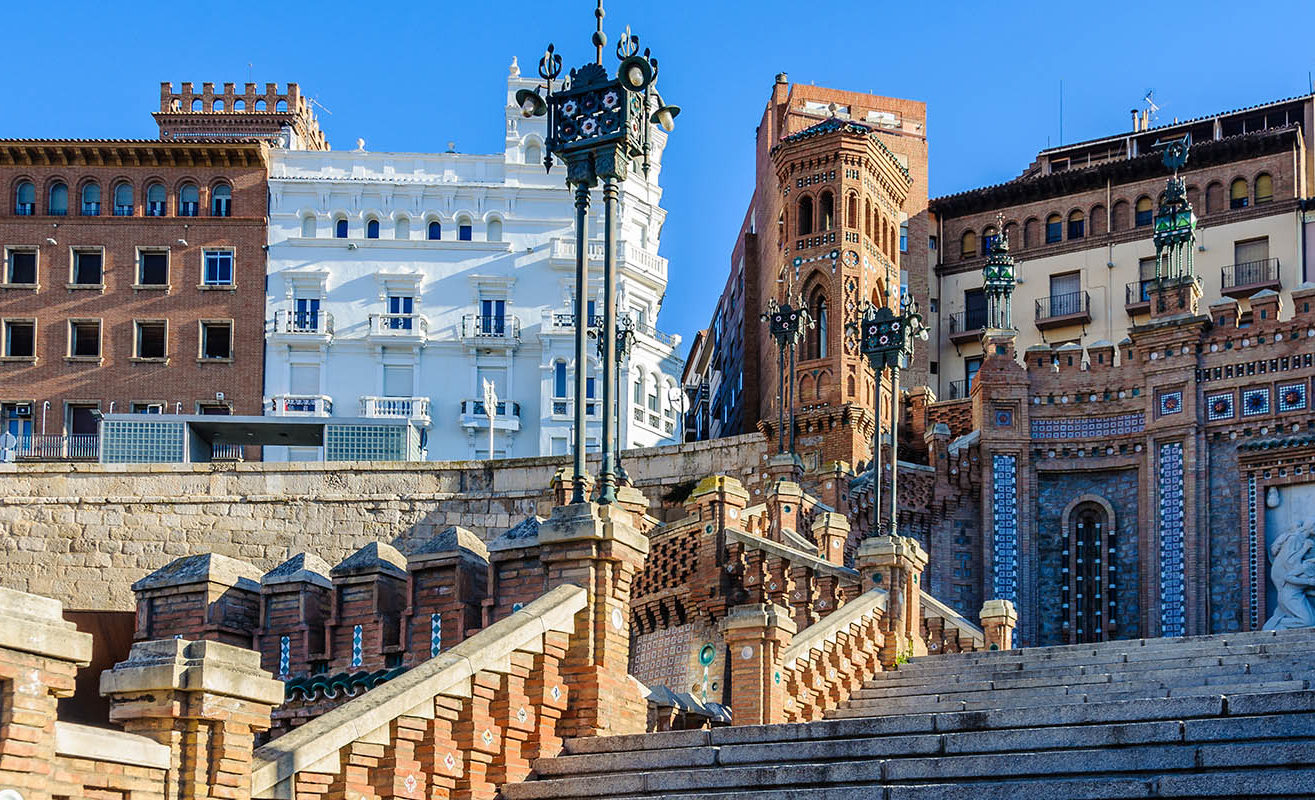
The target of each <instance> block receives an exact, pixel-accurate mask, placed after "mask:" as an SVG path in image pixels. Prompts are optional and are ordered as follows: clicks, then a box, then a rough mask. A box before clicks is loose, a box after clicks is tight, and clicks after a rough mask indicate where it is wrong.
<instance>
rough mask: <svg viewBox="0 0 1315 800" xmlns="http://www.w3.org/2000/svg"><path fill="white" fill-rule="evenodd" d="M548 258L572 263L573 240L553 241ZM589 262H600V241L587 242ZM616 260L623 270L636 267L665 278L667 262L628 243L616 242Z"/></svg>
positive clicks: (601, 246) (601, 250)
mask: <svg viewBox="0 0 1315 800" xmlns="http://www.w3.org/2000/svg"><path fill="white" fill-rule="evenodd" d="M550 257H551V258H552V259H553V260H556V261H567V262H571V261H574V260H575V241H574V240H573V239H553V240H552V247H551V250H550ZM589 260H590V261H591V262H602V260H603V243H602V242H601V241H591V242H589ZM616 260H617V263H618V264H619V265H621V266H622V268H623V269H624V268H626V267H637V268H638V269H639V270H640V271H642V272H647V273H649V274H651V275H653V276H655V277H658V278H661V279H663V280H665V279H666V277H667V260H666V259H665V258H663V257H662V256H659V255H657V254H655V253H650V252H648V251H647V250H644V249H643V248H641V247H639V246H637V245H633V244H631V243H629V242H617V248H616Z"/></svg>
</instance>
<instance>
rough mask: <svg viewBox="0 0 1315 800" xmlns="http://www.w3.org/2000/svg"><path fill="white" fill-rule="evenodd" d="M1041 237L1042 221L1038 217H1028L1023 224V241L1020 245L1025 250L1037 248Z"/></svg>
mask: <svg viewBox="0 0 1315 800" xmlns="http://www.w3.org/2000/svg"><path fill="white" fill-rule="evenodd" d="M1040 235H1041V221H1040V220H1039V219H1037V218H1036V217H1028V218H1027V219H1026V220H1025V221H1024V222H1023V241H1022V242H1020V243H1019V244H1020V245H1021V246H1022V248H1023V249H1027V248H1029V247H1036V246H1037V240H1038V237H1040Z"/></svg>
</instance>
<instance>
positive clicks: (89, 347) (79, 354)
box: [68, 320, 100, 358]
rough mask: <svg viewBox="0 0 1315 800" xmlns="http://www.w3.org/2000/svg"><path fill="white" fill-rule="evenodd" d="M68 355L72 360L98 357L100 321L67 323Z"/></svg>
mask: <svg viewBox="0 0 1315 800" xmlns="http://www.w3.org/2000/svg"><path fill="white" fill-rule="evenodd" d="M68 326H69V342H68V354H69V355H70V356H72V357H74V358H99V357H100V320H81V321H73V322H69V324H68Z"/></svg>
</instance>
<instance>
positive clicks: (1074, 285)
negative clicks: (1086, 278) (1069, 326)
mask: <svg viewBox="0 0 1315 800" xmlns="http://www.w3.org/2000/svg"><path fill="white" fill-rule="evenodd" d="M1082 310H1083V308H1082V273H1080V272H1069V273H1067V274H1064V275H1051V276H1050V316H1052V317H1063V316H1066V315H1068V314H1077V313H1078V312H1080V311H1082Z"/></svg>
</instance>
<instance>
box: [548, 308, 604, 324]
mask: <svg viewBox="0 0 1315 800" xmlns="http://www.w3.org/2000/svg"><path fill="white" fill-rule="evenodd" d="M549 324H550V325H551V326H552V327H554V328H574V327H575V315H574V314H570V313H567V314H563V313H560V312H553V313H552V317H551V319H550V320H549ZM589 327H591V328H601V327H603V315H602V314H594V315H593V316H591V317H589Z"/></svg>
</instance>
